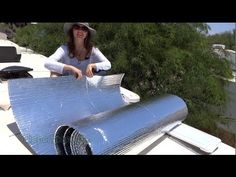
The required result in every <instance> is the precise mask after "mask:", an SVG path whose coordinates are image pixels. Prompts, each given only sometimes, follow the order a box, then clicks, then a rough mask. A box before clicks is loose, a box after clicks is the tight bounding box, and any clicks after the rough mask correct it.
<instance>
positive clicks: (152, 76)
mask: <svg viewBox="0 0 236 177" xmlns="http://www.w3.org/2000/svg"><path fill="white" fill-rule="evenodd" d="M91 25H92V27H94V28H95V29H97V36H96V38H95V41H96V46H97V47H99V49H100V50H101V51H102V52H103V53H104V54H105V55H106V56H107V58H108V59H109V60H110V61H111V63H112V69H111V70H110V71H109V73H108V74H117V73H125V77H124V80H123V82H122V85H123V86H124V87H126V88H128V89H130V90H132V91H134V92H136V93H138V94H139V95H140V96H141V98H142V100H143V99H148V98H150V97H153V96H157V95H162V94H164V93H170V94H175V95H178V96H180V97H181V98H183V99H184V100H185V102H186V103H187V106H188V109H189V115H188V118H187V119H186V121H187V123H188V124H190V125H192V126H195V127H197V128H200V129H208V130H215V128H216V124H215V123H216V122H217V121H223V119H222V117H221V113H220V112H219V111H215V108H217V109H218V108H222V110H223V106H224V105H225V103H226V101H227V95H226V94H225V92H224V84H226V83H225V81H224V80H222V79H219V78H220V77H225V78H230V77H232V74H231V73H232V72H231V69H230V64H229V63H228V62H227V61H226V60H220V59H218V58H215V56H214V55H213V53H212V51H211V46H210V45H209V42H208V40H207V36H206V34H207V32H208V28H209V27H208V26H207V25H206V24H204V23H194V24H190V23H177V24H176V23H136V24H135V23H92V24H91ZM62 29H63V28H62V24H38V25H29V26H27V27H25V28H22V29H19V31H17V35H16V36H15V41H16V43H18V44H19V45H23V46H28V47H30V48H31V49H33V50H35V51H37V52H39V53H41V54H44V55H46V56H49V55H50V54H52V53H53V52H54V51H55V50H56V48H57V47H58V46H59V45H61V44H62V43H64V40H65V38H64V34H63V30H62ZM170 106H171V105H170ZM218 110H219V109H218Z"/></svg>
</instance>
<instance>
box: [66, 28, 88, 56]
mask: <svg viewBox="0 0 236 177" xmlns="http://www.w3.org/2000/svg"><path fill="white" fill-rule="evenodd" d="M68 38H69V39H68V42H67V44H68V49H69V54H68V55H69V57H70V58H73V57H75V43H74V36H73V27H72V28H71V29H70V30H69V31H68ZM84 47H85V49H86V50H87V53H86V56H87V55H88V54H89V52H90V51H91V50H92V47H93V43H92V41H91V33H90V31H89V30H88V33H87V36H86V38H85V39H84Z"/></svg>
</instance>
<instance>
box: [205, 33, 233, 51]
mask: <svg viewBox="0 0 236 177" xmlns="http://www.w3.org/2000/svg"><path fill="white" fill-rule="evenodd" d="M208 40H209V44H210V45H212V44H224V45H225V48H226V49H231V50H235V51H236V44H235V41H236V37H235V29H234V30H233V32H230V31H226V32H223V33H219V34H214V35H210V36H208Z"/></svg>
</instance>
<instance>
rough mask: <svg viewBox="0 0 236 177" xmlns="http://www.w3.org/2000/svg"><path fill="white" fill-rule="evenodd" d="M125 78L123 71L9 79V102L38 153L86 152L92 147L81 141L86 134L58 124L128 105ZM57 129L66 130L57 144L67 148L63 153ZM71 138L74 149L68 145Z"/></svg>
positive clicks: (21, 129)
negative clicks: (78, 76)
mask: <svg viewBox="0 0 236 177" xmlns="http://www.w3.org/2000/svg"><path fill="white" fill-rule="evenodd" d="M122 78H123V74H117V75H109V76H94V77H93V78H87V77H84V78H82V79H81V80H76V79H75V78H74V77H73V76H63V77H57V78H34V79H30V78H27V79H12V80H9V81H8V89H9V97H10V103H11V107H12V111H13V114H14V117H15V119H16V123H17V125H18V127H19V129H20V131H21V134H22V135H23V137H24V138H25V140H26V142H27V143H28V144H29V145H30V146H31V147H32V149H33V150H34V151H35V153H36V154H50V155H53V154H58V153H59V154H61V153H62V154H63V153H64V151H66V152H67V153H68V154H77V152H78V151H79V152H83V153H87V152H88V149H89V148H90V147H85V145H80V144H79V143H81V142H85V140H84V136H81V135H80V134H78V133H77V131H74V129H73V128H70V127H65V126H63V127H61V128H58V127H60V126H61V125H65V124H70V123H71V122H74V121H78V120H82V119H84V118H87V117H89V116H92V115H97V114H98V113H101V112H106V111H111V110H114V109H117V108H120V107H123V106H126V105H127V103H126V102H125V101H124V100H123V98H122V96H121V93H120V84H121V81H122ZM56 131H58V132H63V142H62V144H61V145H60V143H58V146H62V147H63V148H64V147H65V148H66V150H62V151H63V152H57V149H55V144H54V143H55V140H54V134H55V132H56ZM59 134H60V133H59ZM74 134H75V135H74ZM71 137H72V139H74V142H73V143H74V147H76V148H73V149H71V148H70V146H71V144H68V142H70V141H68V140H70V138H71ZM78 140H80V141H78ZM84 147H85V149H84V150H83V148H84ZM63 148H59V149H63ZM91 153H92V152H91Z"/></svg>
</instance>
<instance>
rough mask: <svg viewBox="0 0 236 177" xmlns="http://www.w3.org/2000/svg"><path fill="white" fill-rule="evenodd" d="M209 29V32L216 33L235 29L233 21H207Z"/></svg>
mask: <svg viewBox="0 0 236 177" xmlns="http://www.w3.org/2000/svg"><path fill="white" fill-rule="evenodd" d="M207 24H208V25H209V26H210V27H211V30H210V31H209V34H210V35H211V34H216V33H222V32H225V31H232V30H233V29H235V23H207Z"/></svg>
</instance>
